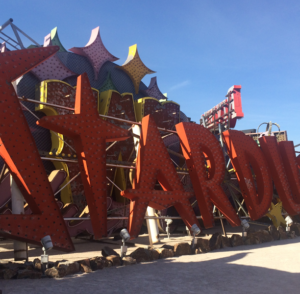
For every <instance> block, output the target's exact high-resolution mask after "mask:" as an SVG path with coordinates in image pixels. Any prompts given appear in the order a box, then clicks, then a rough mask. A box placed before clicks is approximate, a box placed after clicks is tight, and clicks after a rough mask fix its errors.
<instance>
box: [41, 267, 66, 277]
mask: <svg viewBox="0 0 300 294" xmlns="http://www.w3.org/2000/svg"><path fill="white" fill-rule="evenodd" d="M66 274H67V269H66V267H59V268H57V267H52V268H48V269H46V270H45V275H46V276H48V277H50V278H62V277H64V276H65V275H66Z"/></svg>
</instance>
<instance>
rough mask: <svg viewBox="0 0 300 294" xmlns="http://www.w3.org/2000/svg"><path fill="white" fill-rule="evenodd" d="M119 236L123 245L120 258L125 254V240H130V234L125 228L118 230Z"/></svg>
mask: <svg viewBox="0 0 300 294" xmlns="http://www.w3.org/2000/svg"><path fill="white" fill-rule="evenodd" d="M120 236H121V238H122V243H123V245H122V246H121V258H122V257H123V256H124V255H126V252H127V246H125V242H126V241H129V240H130V235H129V233H128V231H127V230H126V229H122V230H121V232H120Z"/></svg>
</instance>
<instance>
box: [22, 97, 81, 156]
mask: <svg viewBox="0 0 300 294" xmlns="http://www.w3.org/2000/svg"><path fill="white" fill-rule="evenodd" d="M20 104H21V105H22V106H23V107H24V108H25V109H26V110H27V111H28V112H29V113H30V114H32V115H33V116H34V117H35V118H36V119H37V120H40V118H39V117H38V116H36V115H35V114H34V113H33V112H32V111H31V110H30V109H29V108H27V107H26V106H25V105H24V104H23V103H20ZM53 133H54V134H55V135H56V136H57V138H58V139H59V140H61V141H63V142H64V144H66V145H67V146H68V147H69V148H70V149H72V150H73V151H74V152H75V153H76V150H75V149H74V148H73V147H72V146H71V145H70V144H68V143H67V142H66V141H64V140H63V139H62V138H61V137H60V136H59V135H58V134H57V133H56V132H53Z"/></svg>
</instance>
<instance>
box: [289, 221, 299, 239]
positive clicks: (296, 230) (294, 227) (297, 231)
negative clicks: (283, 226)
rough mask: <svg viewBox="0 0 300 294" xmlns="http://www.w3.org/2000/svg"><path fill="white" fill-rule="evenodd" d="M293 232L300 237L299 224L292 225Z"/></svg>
mask: <svg viewBox="0 0 300 294" xmlns="http://www.w3.org/2000/svg"><path fill="white" fill-rule="evenodd" d="M291 231H294V232H295V234H296V235H297V236H300V224H298V223H294V224H292V226H291Z"/></svg>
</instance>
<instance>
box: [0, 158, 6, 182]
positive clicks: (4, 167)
mask: <svg viewBox="0 0 300 294" xmlns="http://www.w3.org/2000/svg"><path fill="white" fill-rule="evenodd" d="M5 170H6V163H5V162H4V164H3V167H2V170H1V173H0V183H1V182H2V178H3V177H4V173H5Z"/></svg>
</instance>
